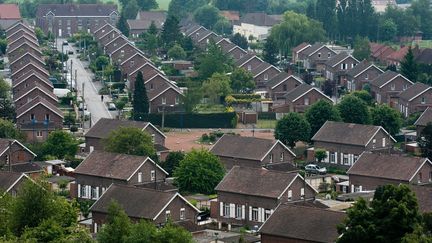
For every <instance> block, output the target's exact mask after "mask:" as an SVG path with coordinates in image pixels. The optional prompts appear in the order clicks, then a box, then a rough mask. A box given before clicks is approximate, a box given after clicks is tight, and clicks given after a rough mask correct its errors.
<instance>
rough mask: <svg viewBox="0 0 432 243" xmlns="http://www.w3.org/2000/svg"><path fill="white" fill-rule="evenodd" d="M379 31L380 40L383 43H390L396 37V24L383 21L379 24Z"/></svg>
mask: <svg viewBox="0 0 432 243" xmlns="http://www.w3.org/2000/svg"><path fill="white" fill-rule="evenodd" d="M379 28H380V31H381V33H380V34H381V36H380V38H381V39H382V40H383V41H391V40H394V38H395V37H396V35H397V25H396V23H395V22H394V21H393V20H391V19H385V20H384V21H382V23H380V27H379Z"/></svg>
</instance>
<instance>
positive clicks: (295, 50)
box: [291, 42, 311, 63]
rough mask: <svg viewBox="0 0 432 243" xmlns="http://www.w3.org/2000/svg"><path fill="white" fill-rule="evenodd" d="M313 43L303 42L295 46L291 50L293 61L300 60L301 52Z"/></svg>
mask: <svg viewBox="0 0 432 243" xmlns="http://www.w3.org/2000/svg"><path fill="white" fill-rule="evenodd" d="M310 46H311V45H310V44H309V43H306V42H303V43H301V44H300V45H298V46H296V47H294V48H293V49H292V50H291V62H292V63H297V62H298V61H300V60H299V53H300V52H302V51H304V50H305V49H306V48H309V47H310Z"/></svg>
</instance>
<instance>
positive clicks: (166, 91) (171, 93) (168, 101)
mask: <svg viewBox="0 0 432 243" xmlns="http://www.w3.org/2000/svg"><path fill="white" fill-rule="evenodd" d="M145 86H146V90H147V97H148V99H149V101H150V111H151V112H152V113H156V112H159V108H162V106H163V105H165V106H172V107H175V106H178V105H179V104H180V98H181V97H182V96H183V94H182V92H181V90H180V88H179V87H177V85H176V84H174V83H173V82H172V81H170V80H168V79H167V78H166V77H165V76H164V75H162V74H160V73H155V74H154V75H153V77H151V78H148V79H147V78H146V81H145ZM159 97H160V100H159ZM162 98H164V99H165V100H164V101H163V102H162Z"/></svg>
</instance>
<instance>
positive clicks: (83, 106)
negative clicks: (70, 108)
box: [78, 103, 87, 111]
mask: <svg viewBox="0 0 432 243" xmlns="http://www.w3.org/2000/svg"><path fill="white" fill-rule="evenodd" d="M78 109H79V110H80V111H82V110H83V109H84V110H87V105H86V104H85V103H80V104H79V106H78Z"/></svg>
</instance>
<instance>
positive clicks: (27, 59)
mask: <svg viewBox="0 0 432 243" xmlns="http://www.w3.org/2000/svg"><path fill="white" fill-rule="evenodd" d="M28 63H35V64H36V65H38V66H39V67H45V62H44V61H43V60H42V59H41V58H40V57H38V56H35V55H33V54H32V53H26V54H24V55H22V56H21V57H20V58H18V59H16V60H14V61H12V62H10V63H9V68H10V70H11V71H12V72H14V71H17V70H19V69H21V68H22V67H24V66H25V65H27V64H28Z"/></svg>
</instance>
